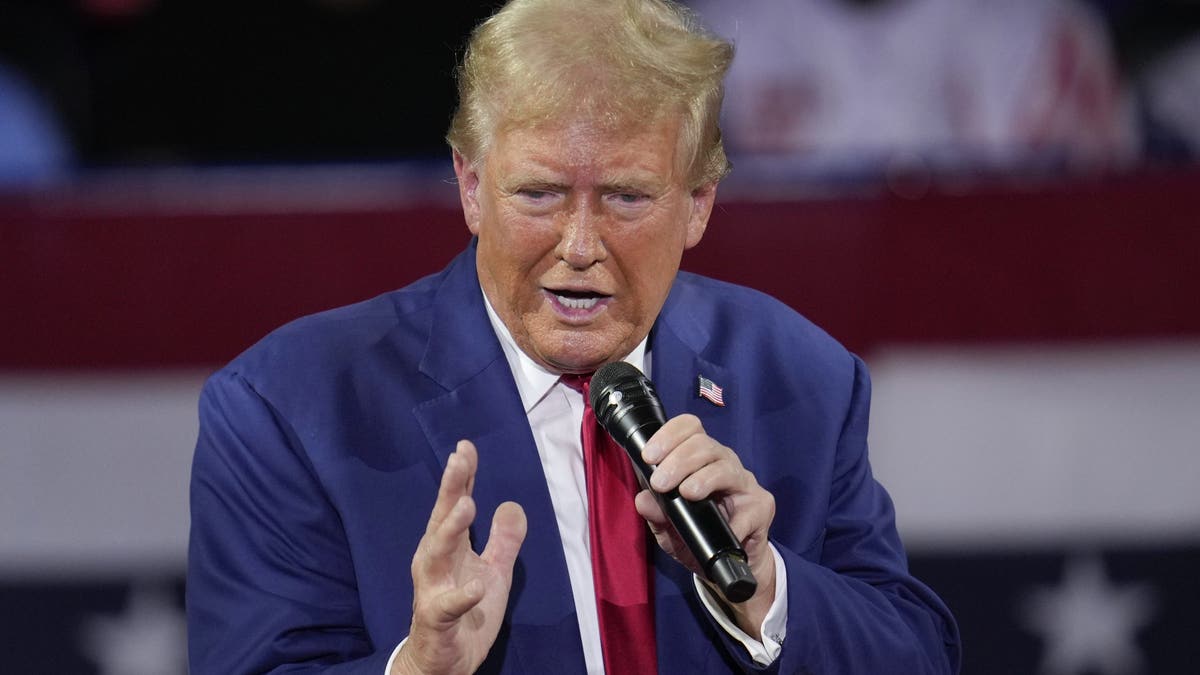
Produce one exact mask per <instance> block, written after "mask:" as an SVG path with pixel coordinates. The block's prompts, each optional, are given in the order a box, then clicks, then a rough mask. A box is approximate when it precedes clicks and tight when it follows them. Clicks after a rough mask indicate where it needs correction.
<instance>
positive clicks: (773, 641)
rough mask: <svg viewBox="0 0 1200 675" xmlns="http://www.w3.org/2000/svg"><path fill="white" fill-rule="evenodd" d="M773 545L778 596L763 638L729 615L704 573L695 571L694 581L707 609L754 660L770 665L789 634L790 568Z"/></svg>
mask: <svg viewBox="0 0 1200 675" xmlns="http://www.w3.org/2000/svg"><path fill="white" fill-rule="evenodd" d="M768 546H770V547H771V555H772V556H774V558H775V599H774V600H772V601H771V609H770V610H768V611H767V616H766V618H764V619H763V622H762V626H760V628H759V633H760V634H761V635H762V637H763V639H762V642H759V641H758V640H755V639H754V638H752V637H750V636H749V635H748V634H746V632H745V631H743V630H742V629H741V628H738V626H737V624H735V623H734V622H733V621H731V620H730V619H729V616H728V615H727V614H725V610H724V609H722V608H721V604H720V602H719V601H718V600H717V599H716V598H715V597H714V596H713V594H712V591H710V590H709V589H708V586H706V585H705V584H704V583H703V582H702V581H700V577H698V576H696V575H692V583H693V584H695V586H696V592H697V593H698V594H699V595H700V602H702V603H704V607H705V609H707V610H708V613H709V614H711V615H712V617H713V619H715V620H716V622H717V623H718V624H719V625H720V626H721V628H724V629H725V632H726V633H729V636H730V637H732V638H733V639H735V640H737V641H738V642H740V643H741V644H742V646H743V647H745V648H746V651H747V652H749V653H750V658H752V659H754V662H755V663H757V664H759V665H763V666H769V665H771V664H772V663H774V662H775V659H777V658H779V652H781V651H782V650H783V638H784V637H785V636H786V635H787V614H788V607H787V568H786V567H784V566H783V557H782V556H780V555H779V551H777V550H775V545H774V544H768Z"/></svg>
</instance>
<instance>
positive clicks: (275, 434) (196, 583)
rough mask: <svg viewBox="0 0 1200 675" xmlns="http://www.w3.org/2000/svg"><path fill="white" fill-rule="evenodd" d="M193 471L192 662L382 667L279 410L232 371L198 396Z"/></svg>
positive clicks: (351, 579) (194, 668)
mask: <svg viewBox="0 0 1200 675" xmlns="http://www.w3.org/2000/svg"><path fill="white" fill-rule="evenodd" d="M199 412H200V432H199V438H198V441H197V444H196V452H195V456H194V459H193V465H192V475H191V518H192V522H191V532H190V540H189V546H188V572H187V615H188V652H189V663H190V672H191V673H193V675H208V674H210V673H211V674H217V673H220V674H222V675H228V674H234V673H250V672H254V673H268V672H269V673H274V672H310V671H318V670H319V671H320V672H322V673H369V674H370V675H380V674H381V673H383V672H384V668H385V666H386V664H387V660H388V657H389V656H390V655H391V651H392V649H393V648H394V647H395V645H373V644H372V643H371V640H370V637H369V636H368V635H367V634H366V631H365V629H364V627H363V620H362V616H361V610H360V605H359V598H358V591H357V588H356V584H355V575H354V569H353V566H352V564H351V560H350V554H349V548H348V546H347V542H346V537H345V534H344V532H343V530H342V526H341V522H340V520H339V518H338V515H337V513H336V510H335V509H334V508H333V505H332V504H331V503H330V502H329V501H328V500H327V499H326V498H325V496H324V495H325V491H324V489H323V488H322V485H321V483H320V481H319V479H318V477H317V476H316V474H315V472H314V471H313V468H312V465H311V463H310V462H309V460H308V458H307V457H306V455H305V453H304V448H303V445H302V442H301V440H300V439H299V438H298V437H297V434H296V433H295V432H294V430H293V429H292V428H291V426H290V425H289V424H288V422H287V420H285V419H283V418H282V416H281V415H280V414H279V413H278V412H277V411H276V410H275V409H274V408H273V407H272V406H271V404H270V402H268V401H267V400H265V399H264V398H263V397H262V396H260V395H259V394H258V392H256V391H255V389H254V388H253V387H252V385H251V384H250V383H249V382H247V381H246V380H245V379H244V378H242V377H241V376H239V375H238V374H236V373H232V372H228V371H222V372H220V373H217V374H216V375H214V376H213V377H212V378H210V380H209V381H208V383H207V384H206V385H205V388H204V391H203V393H202V394H201V397H200V409H199Z"/></svg>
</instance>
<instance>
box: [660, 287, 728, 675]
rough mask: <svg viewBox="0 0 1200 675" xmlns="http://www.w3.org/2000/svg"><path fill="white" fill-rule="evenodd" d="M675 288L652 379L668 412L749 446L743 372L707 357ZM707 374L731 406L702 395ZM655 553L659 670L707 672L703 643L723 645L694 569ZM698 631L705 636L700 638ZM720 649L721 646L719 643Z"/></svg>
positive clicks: (702, 330) (701, 330)
mask: <svg viewBox="0 0 1200 675" xmlns="http://www.w3.org/2000/svg"><path fill="white" fill-rule="evenodd" d="M681 304H682V303H680V302H678V300H677V299H676V298H675V295H674V293H673V294H672V296H671V297H669V298H668V300H667V304H666V305H665V306H664V307H663V311H662V313H661V315H660V318H659V321H658V323H657V324H656V325H655V328H654V334H653V336H652V338H651V345H650V350H651V351H650V353H651V371H652V374H651V379H652V380H653V382H654V386H655V389H657V390H658V394H659V398H660V399H661V401H662V404H663V408H664V410H665V411H666V414H667V418H668V419H670V418H672V417H676V416H678V415H681V414H683V413H691V414H693V415H695V416H696V417H698V418H700V421H701V423H702V424H703V425H704V430H705V432H707V433H708V435H709V436H712V437H713V438H715V439H716V440H717V441H719V442H721V443H722V444H724V445H727V446H729V447H732V448H739V447H748V446H747V445H746V440H747V439H743V438H740V437H739V429H738V427H737V425H736V420H735V415H734V414H733V412H734V411H736V410H737V401H738V377H737V374H736V373H734V372H732V371H730V370H729V369H728V368H726V367H725V366H723V365H721V364H719V363H716V362H713V361H710V360H708V359H706V358H704V356H703V354H704V351H705V349H706V347H707V346H708V344H709V339H710V335H709V332H708V328H707V327H706V326H704V325H702V324H701V323H699V322H698V321H697V320H696V319H695V318H694V317H693V316H692V315H691V314H690V313H689V312H687V311H686V307H682V306H681ZM701 375H703V376H705V377H707V378H709V379H711V380H712V381H713V382H716V383H717V384H718V385H720V386H721V387H722V388H723V390H724V400H725V404H726V405H725V407H720V406H717V405H715V404H713V403H711V402H710V401H708V400H707V399H704V398H701V397H700V396H699V379H698V378H699V377H700V376H701ZM654 552H655V558H654V566H655V570H656V574H655V602H656V605H655V610H656V611H655V630H656V632H657V639H658V650H659V659H658V661H659V673H660V675H667V674H668V673H698V672H707V670H708V669H709V668H710V666H711V662H712V656H713V655H712V651H711V649H698V648H697V647H698V645H699V644H700V642H704V643H705V644H708V645H717V644H719V643H720V638H719V637H718V636H717V635H716V634H715V633H714V632H713V631H714V629H713V625H712V623H711V622H710V621H709V620H708V619H706V618H705V617H704V613H705V612H707V610H706V609H704V607H703V605H701V604H700V601H699V598H698V597H697V596H696V591H695V589H694V588H693V583H692V574H691V572H689V571H688V570H687V569H685V568H684V567H683V566H682V565H680V564H679V563H677V562H676V561H675V560H673V559H672V558H670V557H669V556H668V555H667V554H666V553H663V551H662V550H661V549H659V548H658V547H657V546H655V547H654ZM698 635H703V636H705V639H704V640H699V639H698V637H697V636H698ZM714 648H715V647H714Z"/></svg>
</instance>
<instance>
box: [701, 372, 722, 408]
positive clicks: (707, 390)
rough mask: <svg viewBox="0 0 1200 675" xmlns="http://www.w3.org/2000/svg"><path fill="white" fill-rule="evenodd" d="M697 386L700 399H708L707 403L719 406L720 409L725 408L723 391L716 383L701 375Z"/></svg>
mask: <svg viewBox="0 0 1200 675" xmlns="http://www.w3.org/2000/svg"><path fill="white" fill-rule="evenodd" d="M699 386H700V388H699V394H700V397H701V398H705V399H708V401H709V402H710V403H712V404H713V405H719V406H721V407H722V408H724V407H725V395H724V390H722V389H721V387H720V386H718V385H717V383H716V382H713V381H712V380H710V379H708V378H707V377H705V376H703V375H701V376H700V378H699Z"/></svg>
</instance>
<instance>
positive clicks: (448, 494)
mask: <svg viewBox="0 0 1200 675" xmlns="http://www.w3.org/2000/svg"><path fill="white" fill-rule="evenodd" d="M478 465H479V455H478V453H477V452H476V451H475V445H474V444H473V443H471V442H470V441H459V442H458V446H457V447H456V448H455V450H454V452H452V453H450V457H449V458H448V459H447V460H446V468H445V470H443V471H442V482H441V484H440V485H439V486H438V496H437V500H436V501H435V502H434V504H433V512H432V513H431V514H430V516H429V524H428V525H427V526H426V528H425V532H426V534H429V533H431V532H433V531H434V530H435V529H436V528H437V527H438V526H439V525H440V524H441V522H442V521H443V520H445V518H446V516H447V514H449V513H450V511H451V510H452V509H453V508H454V506H455V504H457V503H458V500H459V498H461V497H463V496H470V495H471V491H472V490H473V489H474V487H475V470H476V468H477V467H478Z"/></svg>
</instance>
